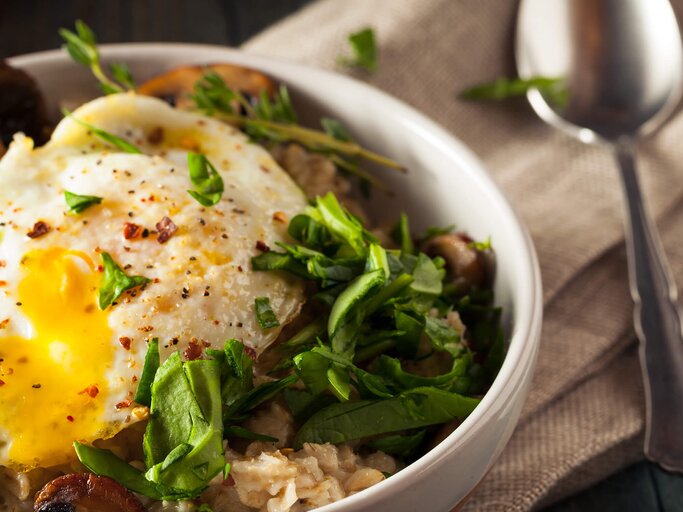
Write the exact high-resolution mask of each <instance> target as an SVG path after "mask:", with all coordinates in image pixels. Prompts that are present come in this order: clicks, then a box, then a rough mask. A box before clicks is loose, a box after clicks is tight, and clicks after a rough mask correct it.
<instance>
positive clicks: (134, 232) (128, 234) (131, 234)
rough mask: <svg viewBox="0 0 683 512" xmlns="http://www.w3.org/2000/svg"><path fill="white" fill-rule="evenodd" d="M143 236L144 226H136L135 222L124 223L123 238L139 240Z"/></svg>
mask: <svg viewBox="0 0 683 512" xmlns="http://www.w3.org/2000/svg"><path fill="white" fill-rule="evenodd" d="M141 234H142V226H139V225H137V224H134V223H133V222H124V223H123V238H125V239H126V240H132V239H133V238H138V237H139V236H140V235H141Z"/></svg>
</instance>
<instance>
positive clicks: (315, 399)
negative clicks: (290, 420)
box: [283, 388, 336, 423]
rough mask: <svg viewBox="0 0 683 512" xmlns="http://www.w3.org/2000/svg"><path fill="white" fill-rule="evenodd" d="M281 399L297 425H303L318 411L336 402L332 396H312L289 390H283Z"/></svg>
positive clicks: (304, 392) (305, 392) (297, 390)
mask: <svg viewBox="0 0 683 512" xmlns="http://www.w3.org/2000/svg"><path fill="white" fill-rule="evenodd" d="M283 397H284V399H285V403H286V404H287V407H288V408H289V410H290V412H291V413H292V416H294V419H295V420H296V421H297V422H299V423H303V422H304V421H306V420H307V419H308V418H310V417H311V416H313V415H314V414H315V413H316V412H318V411H319V410H320V409H323V408H325V407H327V406H328V405H331V404H333V403H334V402H336V399H335V397H333V396H332V395H328V394H320V395H314V394H312V393H309V392H308V391H303V390H300V389H291V388H287V389H285V390H284V392H283Z"/></svg>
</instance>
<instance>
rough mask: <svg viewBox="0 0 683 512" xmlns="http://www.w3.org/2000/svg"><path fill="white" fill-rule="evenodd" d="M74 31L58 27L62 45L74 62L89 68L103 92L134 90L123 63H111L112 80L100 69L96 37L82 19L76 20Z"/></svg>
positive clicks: (132, 82) (127, 70) (129, 74)
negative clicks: (62, 40)
mask: <svg viewBox="0 0 683 512" xmlns="http://www.w3.org/2000/svg"><path fill="white" fill-rule="evenodd" d="M75 29H76V31H75V32H72V31H71V30H69V29H66V28H60V29H59V35H60V36H62V39H64V43H65V44H64V46H65V48H66V50H67V51H68V52H69V55H71V58H73V59H74V60H75V61H76V62H78V63H79V64H81V65H83V66H85V67H87V68H89V69H90V71H91V72H92V74H93V75H94V76H95V78H97V80H98V81H99V82H100V88H101V89H102V92H104V94H115V93H119V92H125V91H127V90H135V81H134V80H133V76H132V74H131V72H130V70H129V69H128V67H127V66H126V65H125V64H112V65H111V68H110V71H111V73H112V75H113V76H114V80H112V79H110V78H109V77H108V76H107V75H106V74H105V72H104V71H103V70H102V65H101V59H100V52H99V51H98V49H97V39H96V38H95V34H94V32H93V31H92V30H91V29H90V27H89V26H88V25H86V24H85V22H83V21H82V20H77V21H76V24H75Z"/></svg>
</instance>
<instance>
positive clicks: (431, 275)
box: [410, 253, 446, 295]
mask: <svg viewBox="0 0 683 512" xmlns="http://www.w3.org/2000/svg"><path fill="white" fill-rule="evenodd" d="M412 274H413V282H412V284H411V285H410V287H411V288H412V289H413V290H414V291H416V292H419V293H425V294H428V295H441V291H442V289H443V288H442V286H443V284H442V282H443V278H444V275H445V274H446V272H445V271H444V270H441V269H438V268H436V265H434V262H433V261H432V259H431V258H430V257H429V256H427V255H426V254H424V253H420V254H419V255H418V256H417V261H416V263H415V268H414V269H413V272H412Z"/></svg>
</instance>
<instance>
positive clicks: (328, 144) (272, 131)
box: [192, 72, 405, 179]
mask: <svg viewBox="0 0 683 512" xmlns="http://www.w3.org/2000/svg"><path fill="white" fill-rule="evenodd" d="M192 100H193V101H194V103H195V105H196V107H197V109H198V110H200V111H201V112H203V113H204V114H206V115H208V116H214V117H216V118H219V119H222V120H224V121H226V122H228V123H230V124H233V125H235V126H238V127H240V128H243V129H244V130H245V132H246V133H247V134H249V135H250V136H252V137H253V138H255V139H258V140H268V141H272V142H285V141H295V142H298V143H300V144H302V145H304V146H305V147H307V148H308V149H311V150H313V151H318V152H328V153H337V154H341V155H343V156H344V158H354V157H357V158H361V159H364V160H367V161H369V162H373V163H376V164H378V165H381V166H383V167H387V168H390V169H395V170H400V171H404V170H405V169H404V168H403V167H402V166H401V165H400V164H398V163H396V162H394V161H393V160H391V159H389V158H387V157H384V156H382V155H379V154H377V153H374V152H372V151H370V150H368V149H365V148H363V147H362V146H360V145H359V144H357V143H355V142H353V141H352V140H350V138H342V137H339V134H340V131H339V126H340V125H338V124H337V125H336V130H335V131H334V132H333V133H330V123H329V121H328V122H327V133H325V132H321V131H317V130H312V129H310V128H305V127H303V126H299V125H297V124H295V123H296V119H297V117H296V113H295V111H294V108H293V106H292V103H291V99H290V97H289V92H288V91H287V88H286V87H284V86H281V87H280V89H279V91H278V92H277V93H276V94H275V95H274V97H273V99H271V98H269V97H268V95H267V94H265V93H264V94H261V96H260V97H259V98H258V99H257V100H255V101H254V103H253V104H252V102H251V101H250V100H249V99H248V98H247V97H246V96H245V95H244V94H242V93H241V92H239V91H235V90H233V89H232V88H230V87H229V86H228V85H227V84H226V83H225V81H224V80H223V79H222V78H221V77H220V76H219V75H218V74H216V73H213V72H209V73H207V74H205V75H204V76H203V77H202V78H201V79H200V80H199V81H198V82H197V83H196V84H195V87H194V93H193V95H192ZM236 106H237V107H239V109H238V108H236ZM348 167H349V168H347V170H349V171H351V172H353V170H354V169H355V167H356V166H354V165H353V164H352V163H350V162H348ZM356 172H357V173H358V171H356ZM360 172H361V173H362V171H360ZM363 178H366V179H367V178H368V175H367V173H363Z"/></svg>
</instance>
